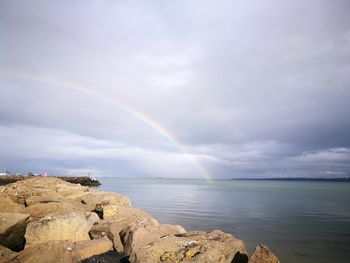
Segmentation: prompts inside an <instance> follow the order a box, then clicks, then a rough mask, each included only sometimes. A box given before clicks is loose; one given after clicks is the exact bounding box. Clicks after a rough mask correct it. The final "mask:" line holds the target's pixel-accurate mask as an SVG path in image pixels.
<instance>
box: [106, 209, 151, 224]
mask: <svg viewBox="0 0 350 263" xmlns="http://www.w3.org/2000/svg"><path fill="white" fill-rule="evenodd" d="M102 209H103V219H106V220H117V221H125V222H126V223H127V225H128V224H130V223H132V222H134V221H136V220H142V219H145V218H152V217H151V216H150V215H149V214H147V213H146V212H145V211H143V210H141V209H139V208H134V207H126V206H118V205H104V206H102Z"/></svg>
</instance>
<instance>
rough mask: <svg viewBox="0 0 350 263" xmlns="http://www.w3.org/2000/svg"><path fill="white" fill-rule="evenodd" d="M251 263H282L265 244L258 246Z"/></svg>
mask: <svg viewBox="0 0 350 263" xmlns="http://www.w3.org/2000/svg"><path fill="white" fill-rule="evenodd" d="M249 262H250V263H280V261H279V259H278V258H277V257H276V256H275V255H274V254H273V253H272V252H271V251H270V250H269V248H268V247H267V246H264V245H263V244H260V245H258V246H257V247H256V248H255V250H254V253H253V255H252V257H251V258H250V261H249Z"/></svg>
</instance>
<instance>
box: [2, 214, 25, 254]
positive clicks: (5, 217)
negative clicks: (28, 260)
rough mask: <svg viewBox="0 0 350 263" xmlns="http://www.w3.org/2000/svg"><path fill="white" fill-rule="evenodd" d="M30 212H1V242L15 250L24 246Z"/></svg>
mask: <svg viewBox="0 0 350 263" xmlns="http://www.w3.org/2000/svg"><path fill="white" fill-rule="evenodd" d="M29 216H30V215H29V214H19V213H0V243H1V244H2V245H4V246H6V247H8V248H10V249H12V250H14V251H19V250H21V249H23V247H24V243H25V240H24V233H25V231H26V227H27V224H28V221H27V219H28V218H29Z"/></svg>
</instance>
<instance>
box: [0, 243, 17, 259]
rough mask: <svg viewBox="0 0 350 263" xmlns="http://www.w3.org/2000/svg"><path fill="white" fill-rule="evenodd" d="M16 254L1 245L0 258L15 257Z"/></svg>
mask: <svg viewBox="0 0 350 263" xmlns="http://www.w3.org/2000/svg"><path fill="white" fill-rule="evenodd" d="M14 254H16V253H15V252H13V251H12V250H10V249H8V248H7V247H5V246H3V245H0V258H3V257H5V256H8V255H14Z"/></svg>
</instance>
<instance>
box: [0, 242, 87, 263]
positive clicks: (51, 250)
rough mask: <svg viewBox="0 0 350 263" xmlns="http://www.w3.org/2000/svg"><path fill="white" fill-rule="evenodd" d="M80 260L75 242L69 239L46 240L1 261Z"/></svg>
mask: <svg viewBox="0 0 350 263" xmlns="http://www.w3.org/2000/svg"><path fill="white" fill-rule="evenodd" d="M80 261H81V258H80V256H79V254H78V253H77V250H76V248H75V243H74V242H72V241H70V240H65V241H62V240H61V241H58V240H56V241H48V242H45V243H40V244H35V245H32V246H29V247H27V246H26V247H25V249H24V250H23V251H21V252H20V253H18V254H17V255H15V256H12V257H10V258H7V259H5V260H4V261H1V260H0V262H1V263H13V262H14V263H48V262H55V263H78V262H80Z"/></svg>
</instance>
